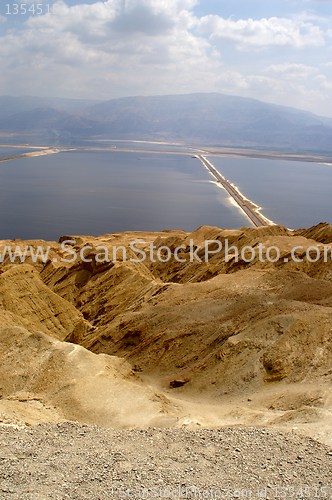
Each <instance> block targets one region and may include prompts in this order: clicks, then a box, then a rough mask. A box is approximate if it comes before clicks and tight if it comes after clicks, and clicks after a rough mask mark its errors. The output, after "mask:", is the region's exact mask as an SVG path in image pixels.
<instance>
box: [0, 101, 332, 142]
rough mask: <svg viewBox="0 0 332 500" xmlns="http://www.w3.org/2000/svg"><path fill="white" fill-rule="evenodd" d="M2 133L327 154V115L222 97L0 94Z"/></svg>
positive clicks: (331, 130) (331, 132)
mask: <svg viewBox="0 0 332 500" xmlns="http://www.w3.org/2000/svg"><path fill="white" fill-rule="evenodd" d="M0 131H2V132H6V133H8V132H10V133H22V132H23V131H24V132H25V133H28V132H29V133H30V134H34V135H36V134H39V135H41V136H42V137H43V138H47V139H48V140H51V141H52V140H58V141H60V142H61V141H75V140H79V139H80V138H83V137H84V138H87V137H89V138H91V137H103V138H113V139H126V138H127V139H131V138H135V139H163V140H178V141H179V140H180V141H186V142H192V143H200V144H202V143H203V144H210V145H212V144H213V145H225V146H239V147H241V146H253V147H260V148H276V149H284V150H312V151H322V150H324V151H332V119H329V118H325V117H320V116H316V115H314V114H312V113H309V112H305V111H301V110H297V109H294V108H288V107H284V106H277V105H273V104H268V103H264V102H260V101H257V100H254V99H247V98H242V97H233V96H226V95H223V94H190V95H172V96H154V97H128V98H122V99H113V100H110V101H107V102H98V103H95V102H93V103H91V101H80V100H70V99H69V100H65V99H50V100H46V99H38V98H31V97H29V98H18V99H16V98H7V97H4V98H0Z"/></svg>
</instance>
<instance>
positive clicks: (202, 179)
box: [0, 151, 248, 239]
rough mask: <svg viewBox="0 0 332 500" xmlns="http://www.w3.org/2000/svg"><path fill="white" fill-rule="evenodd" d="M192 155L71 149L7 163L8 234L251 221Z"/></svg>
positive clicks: (1, 206) (1, 172)
mask: <svg viewBox="0 0 332 500" xmlns="http://www.w3.org/2000/svg"><path fill="white" fill-rule="evenodd" d="M210 181H211V177H210V175H209V173H208V172H207V170H205V169H204V168H203V167H202V164H201V162H199V161H198V160H197V159H193V158H191V157H190V156H180V155H161V154H158V153H156V154H154V153H152V154H144V153H132V154H130V153H113V152H74V151H73V152H65V153H59V154H55V155H49V156H40V157H34V158H23V159H19V160H13V161H9V162H4V163H0V239H7V238H8V239H9V238H27V239H28V238H31V239H33V238H44V239H58V238H59V236H61V235H64V234H69V235H71V234H104V233H111V232H114V231H116V232H117V231H126V230H137V231H139V230H141V231H157V230H162V229H174V228H179V229H184V230H188V231H191V230H194V229H195V228H197V227H198V226H200V225H204V224H209V225H217V226H221V227H229V228H233V227H241V226H243V225H248V221H247V219H246V218H245V216H244V215H243V214H242V213H241V212H240V211H239V210H238V209H235V208H234V207H232V206H231V205H230V204H229V201H228V196H227V194H226V193H225V192H224V191H223V190H221V189H220V188H218V187H217V186H216V185H214V184H213V183H211V182H210Z"/></svg>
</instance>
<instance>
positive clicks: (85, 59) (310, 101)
mask: <svg viewBox="0 0 332 500" xmlns="http://www.w3.org/2000/svg"><path fill="white" fill-rule="evenodd" d="M34 1H35V2H39V4H38V5H39V8H38V12H37V3H33V2H34ZM17 2H19V0H15V1H13V0H0V71H1V73H0V95H14V96H23V95H34V96H43V97H70V98H84V99H103V100H108V99H113V98H117V97H125V96H136V95H163V94H188V93H193V92H220V93H225V94H230V95H239V96H243V97H251V98H255V99H259V100H262V101H266V102H271V103H275V104H282V105H286V106H292V107H296V108H300V109H305V110H309V111H312V112H314V113H317V114H321V115H325V116H330V117H332V0H231V1H225V0H105V1H95V0H85V1H82V0H66V1H63V0H25V3H22V2H23V0H22V2H21V3H19V4H18V7H15V5H14V4H15V3H16V4H17ZM25 11H27V12H25Z"/></svg>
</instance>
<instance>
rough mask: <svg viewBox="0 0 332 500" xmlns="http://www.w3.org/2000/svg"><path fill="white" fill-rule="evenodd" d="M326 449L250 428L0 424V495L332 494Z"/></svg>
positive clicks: (294, 437)
mask: <svg viewBox="0 0 332 500" xmlns="http://www.w3.org/2000/svg"><path fill="white" fill-rule="evenodd" d="M331 455H332V453H331V451H330V450H329V449H328V448H327V447H325V446H324V445H322V444H319V443H317V442H315V441H313V440H311V439H307V438H304V437H301V436H298V435H296V434H292V433H288V434H283V433H280V432H275V431H272V430H262V429H256V428H246V429H239V428H225V429H218V430H207V429H202V430H186V429H166V430H165V429H148V430H121V431H115V430H107V429H100V428H97V427H90V426H82V425H79V424H74V423H65V424H58V425H39V426H36V427H26V428H15V427H12V426H2V427H1V428H0V478H1V483H0V499H1V500H3V499H4V500H7V499H22V500H23V499H32V500H44V499H45V500H46V499H52V500H58V499H71V500H75V499H89V500H95V499H103V500H104V499H105V500H108V499H113V498H114V499H118V498H124V499H125V498H137V499H139V498H151V499H152V498H265V499H275V498H280V499H281V498H282V499H288V498H292V499H296V500H298V499H307V498H324V499H329V500H330V499H331V498H332V488H331V477H332V474H331V472H332V467H331V461H332V456H331Z"/></svg>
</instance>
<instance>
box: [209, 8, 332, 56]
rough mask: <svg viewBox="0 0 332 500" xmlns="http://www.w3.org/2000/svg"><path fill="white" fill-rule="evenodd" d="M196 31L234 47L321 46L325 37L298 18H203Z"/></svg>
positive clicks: (213, 16) (318, 30)
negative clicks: (229, 43) (231, 44)
mask: <svg viewBox="0 0 332 500" xmlns="http://www.w3.org/2000/svg"><path fill="white" fill-rule="evenodd" d="M199 29H200V30H201V31H202V32H204V33H207V34H209V36H210V37H211V38H212V39H215V40H216V39H221V40H229V41H232V42H234V43H235V44H236V45H237V47H238V48H240V49H246V48H250V47H259V48H266V47H271V46H291V47H295V48H300V49H301V48H305V47H323V46H324V45H325V37H324V33H323V31H322V30H321V28H320V27H319V26H317V25H314V24H313V23H311V22H308V21H304V20H302V19H298V20H296V19H286V18H278V17H270V18H269V19H266V18H263V19H258V20H254V19H239V20H233V19H224V18H222V17H220V16H216V15H209V16H204V17H203V18H202V19H201V20H200V22H199Z"/></svg>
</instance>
